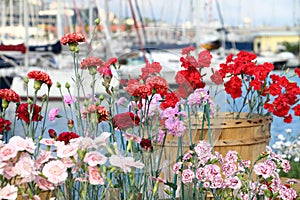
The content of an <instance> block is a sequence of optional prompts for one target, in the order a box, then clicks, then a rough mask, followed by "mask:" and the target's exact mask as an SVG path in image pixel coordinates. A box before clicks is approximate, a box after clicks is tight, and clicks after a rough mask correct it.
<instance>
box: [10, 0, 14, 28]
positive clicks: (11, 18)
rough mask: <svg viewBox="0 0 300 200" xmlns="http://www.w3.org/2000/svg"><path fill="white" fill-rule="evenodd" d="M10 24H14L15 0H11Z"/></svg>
mask: <svg viewBox="0 0 300 200" xmlns="http://www.w3.org/2000/svg"><path fill="white" fill-rule="evenodd" d="M9 25H10V26H14V7H13V0H9Z"/></svg>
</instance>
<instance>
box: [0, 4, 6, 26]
mask: <svg viewBox="0 0 300 200" xmlns="http://www.w3.org/2000/svg"><path fill="white" fill-rule="evenodd" d="M5 4H6V3H5V1H2V5H1V8H2V13H1V19H2V20H1V26H2V27H5V26H6V9H5V8H6V5H5Z"/></svg>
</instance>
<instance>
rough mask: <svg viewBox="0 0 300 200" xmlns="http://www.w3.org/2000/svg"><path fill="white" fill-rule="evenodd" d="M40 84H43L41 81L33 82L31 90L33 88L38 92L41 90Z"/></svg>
mask: <svg viewBox="0 0 300 200" xmlns="http://www.w3.org/2000/svg"><path fill="white" fill-rule="evenodd" d="M42 84H43V82H42V81H39V80H34V85H33V88H34V89H35V90H39V89H41V86H42Z"/></svg>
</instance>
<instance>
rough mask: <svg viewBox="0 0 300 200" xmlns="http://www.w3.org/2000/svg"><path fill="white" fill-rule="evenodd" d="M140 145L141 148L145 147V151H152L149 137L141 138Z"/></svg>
mask: <svg viewBox="0 0 300 200" xmlns="http://www.w3.org/2000/svg"><path fill="white" fill-rule="evenodd" d="M140 145H141V147H142V149H145V150H146V151H152V150H153V146H152V144H151V140H150V139H145V138H142V140H141V142H140Z"/></svg>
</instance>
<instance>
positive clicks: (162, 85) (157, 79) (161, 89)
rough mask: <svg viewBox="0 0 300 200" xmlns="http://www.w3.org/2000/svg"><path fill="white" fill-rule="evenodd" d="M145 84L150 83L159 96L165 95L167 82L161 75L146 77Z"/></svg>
mask: <svg viewBox="0 0 300 200" xmlns="http://www.w3.org/2000/svg"><path fill="white" fill-rule="evenodd" d="M146 84H147V85H150V86H151V88H152V91H153V90H155V92H156V93H158V94H160V95H161V96H165V95H166V94H167V92H168V89H169V85H168V82H167V81H166V80H165V79H164V78H163V77H161V76H151V77H149V78H147V80H146Z"/></svg>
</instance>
